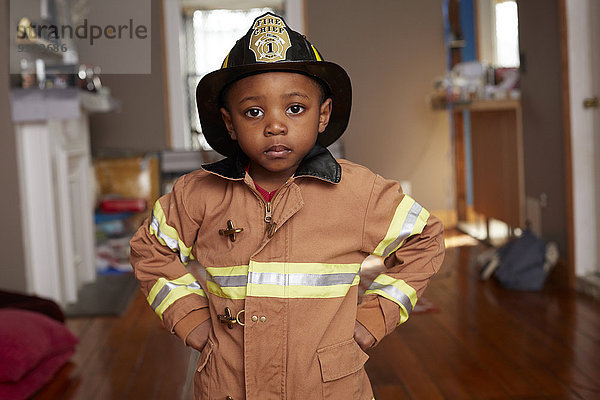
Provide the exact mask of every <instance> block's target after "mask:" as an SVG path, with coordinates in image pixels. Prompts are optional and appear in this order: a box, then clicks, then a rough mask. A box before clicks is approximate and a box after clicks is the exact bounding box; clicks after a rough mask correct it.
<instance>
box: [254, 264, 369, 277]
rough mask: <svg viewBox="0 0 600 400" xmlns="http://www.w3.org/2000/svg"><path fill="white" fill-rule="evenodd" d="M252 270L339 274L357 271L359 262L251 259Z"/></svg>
mask: <svg viewBox="0 0 600 400" xmlns="http://www.w3.org/2000/svg"><path fill="white" fill-rule="evenodd" d="M249 268H250V270H251V271H252V272H274V273H286V274H323V275H324V274H339V273H357V272H358V270H359V269H360V264H326V263H282V262H276V261H273V262H260V261H251V262H250V267H249Z"/></svg>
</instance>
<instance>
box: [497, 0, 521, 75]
mask: <svg viewBox="0 0 600 400" xmlns="http://www.w3.org/2000/svg"><path fill="white" fill-rule="evenodd" d="M496 61H497V64H498V66H500V67H518V66H519V16H518V12H517V3H516V2H515V1H503V2H499V3H497V4H496Z"/></svg>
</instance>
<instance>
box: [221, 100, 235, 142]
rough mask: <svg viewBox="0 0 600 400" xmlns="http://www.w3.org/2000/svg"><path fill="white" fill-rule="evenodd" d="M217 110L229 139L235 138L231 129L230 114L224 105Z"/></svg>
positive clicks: (233, 130)
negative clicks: (219, 112)
mask: <svg viewBox="0 0 600 400" xmlns="http://www.w3.org/2000/svg"><path fill="white" fill-rule="evenodd" d="M219 110H220V111H221V118H223V122H224V123H225V127H226V128H227V132H228V133H229V136H230V137H231V139H233V140H237V135H236V134H235V129H233V123H232V122H231V114H230V113H229V111H227V109H226V108H225V107H221V108H220V109H219Z"/></svg>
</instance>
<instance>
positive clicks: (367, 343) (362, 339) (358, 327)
mask: <svg viewBox="0 0 600 400" xmlns="http://www.w3.org/2000/svg"><path fill="white" fill-rule="evenodd" d="M354 340H356V343H358V345H359V346H360V348H361V349H363V350H367V349H369V348H371V347H373V345H374V344H375V338H374V337H373V335H371V332H369V331H368V330H367V328H365V327H364V326H363V325H362V324H361V323H360V322H358V321H356V322H355V323H354Z"/></svg>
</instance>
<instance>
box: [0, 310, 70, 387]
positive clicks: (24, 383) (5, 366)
mask: <svg viewBox="0 0 600 400" xmlns="http://www.w3.org/2000/svg"><path fill="white" fill-rule="evenodd" d="M77 343H78V340H77V338H76V337H75V336H74V335H73V334H72V333H71V331H69V329H68V328H67V327H65V326H64V325H63V324H61V323H60V322H57V321H55V320H53V319H51V318H49V317H47V316H45V315H43V314H40V313H37V312H32V311H26V310H17V309H10V308H3V309H0V398H1V399H23V398H26V397H28V396H29V395H31V394H33V393H34V392H35V391H37V390H38V389H39V388H40V387H42V386H43V385H44V384H45V383H47V382H48V381H49V380H50V379H51V378H52V376H53V375H54V374H55V373H56V371H58V369H59V368H60V367H61V366H62V365H63V364H64V363H65V362H67V361H68V359H69V358H70V357H71V355H72V354H73V352H74V351H75V346H76V344H77Z"/></svg>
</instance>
